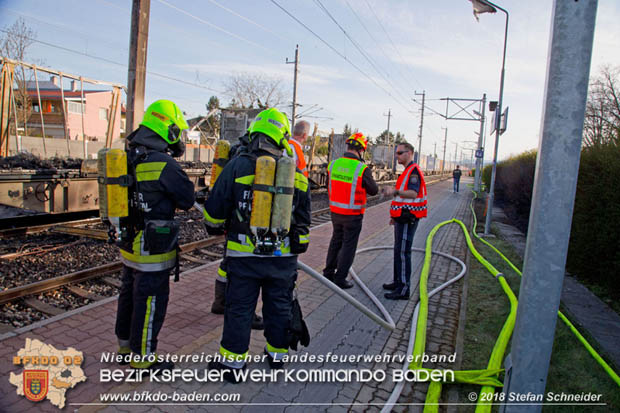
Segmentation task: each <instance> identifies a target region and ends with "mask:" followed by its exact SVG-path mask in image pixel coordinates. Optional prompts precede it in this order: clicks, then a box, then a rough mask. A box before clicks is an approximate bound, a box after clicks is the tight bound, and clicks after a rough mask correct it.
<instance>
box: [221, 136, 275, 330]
mask: <svg viewBox="0 0 620 413" xmlns="http://www.w3.org/2000/svg"><path fill="white" fill-rule="evenodd" d="M249 144H250V130H249V128H248V131H247V132H246V134H245V135H243V136H241V137H240V138H239V142H237V143H236V144H234V145H233V146H231V147H230V151H229V152H228V160H230V159H233V158H235V157H236V156H239V155H241V154H242V153H246V152H247V151H248V145H249ZM213 185H214V182H212V183H211V187H213ZM227 273H228V258H227V257H226V253H224V258H222V262H221V263H220V266H219V267H218V269H217V277H216V279H215V288H214V289H213V303H212V304H211V312H212V313H213V314H224V312H225V311H226V282H227V281H228V276H227ZM264 328H265V325H264V324H263V318H262V317H261V316H259V315H258V314H254V317H253V318H252V330H263V329H264Z"/></svg>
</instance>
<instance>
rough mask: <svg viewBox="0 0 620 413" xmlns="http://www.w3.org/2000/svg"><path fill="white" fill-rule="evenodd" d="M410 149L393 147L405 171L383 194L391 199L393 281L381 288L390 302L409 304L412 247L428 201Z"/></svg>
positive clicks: (424, 185)
mask: <svg viewBox="0 0 620 413" xmlns="http://www.w3.org/2000/svg"><path fill="white" fill-rule="evenodd" d="M413 153H414V152H413V146H411V144H409V143H406V142H405V143H400V144H398V146H397V147H396V156H397V159H398V163H399V164H401V165H403V166H404V167H405V170H404V171H403V173H402V174H400V176H399V177H398V180H397V181H396V187H395V188H385V190H384V191H383V193H384V194H385V195H387V196H391V195H393V196H394V200H393V201H392V205H391V206H390V225H394V281H393V282H392V283H389V284H383V288H384V289H386V290H390V291H391V292H389V293H386V294H385V298H388V299H390V300H408V299H409V294H410V285H409V284H410V281H411V246H412V244H413V237H414V235H415V231H416V229H417V227H418V222H419V220H420V218H424V217H426V214H427V206H426V203H427V198H426V183H425V182H424V175H423V174H422V171H421V170H420V168H419V167H418V165H417V164H416V163H414V162H413Z"/></svg>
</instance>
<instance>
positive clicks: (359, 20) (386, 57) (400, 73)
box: [345, 0, 410, 84]
mask: <svg viewBox="0 0 620 413" xmlns="http://www.w3.org/2000/svg"><path fill="white" fill-rule="evenodd" d="M345 1H346V3H347V6H348V7H349V9H350V10H351V12H353V15H354V16H355V18H356V19H357V21H358V22H359V23H360V26H362V28H363V29H364V30H365V31H366V33H368V36H370V38H371V39H372V40H373V41H374V42H375V45H376V46H377V49H378V50H379V51H380V52H381V53H382V54H383V57H385V59H386V60H387V61H389V60H391V58H390V57H389V56H388V55H387V54H386V53H385V48H384V47H381V45H380V44H379V41H378V40H377V39H376V38H375V36H373V35H372V33H371V32H370V30H368V28H367V24H364V22H363V21H362V19H361V18H360V16H359V14H357V12H356V11H355V9H354V8H353V7H352V6H351V4H350V3H349V1H348V0H345ZM392 67H395V68H396V70H397V71H398V74H399V75H400V77H401V78H402V79H403V80H404V81H405V83H406V84H409V83H410V80H409V79H407V78H405V75H404V74H403V72H402V70H401V69H400V66H398V65H392Z"/></svg>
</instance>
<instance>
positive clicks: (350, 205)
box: [327, 158, 367, 215]
mask: <svg viewBox="0 0 620 413" xmlns="http://www.w3.org/2000/svg"><path fill="white" fill-rule="evenodd" d="M366 168H367V166H366V165H364V163H363V162H362V161H360V160H358V159H351V158H339V159H336V160H335V161H332V162H330V164H329V166H328V167H327V171H328V173H329V186H328V191H329V209H330V210H331V211H332V212H335V213H337V214H343V215H361V214H363V213H364V212H365V211H366V190H365V189H364V188H362V175H363V174H364V170H365V169H366Z"/></svg>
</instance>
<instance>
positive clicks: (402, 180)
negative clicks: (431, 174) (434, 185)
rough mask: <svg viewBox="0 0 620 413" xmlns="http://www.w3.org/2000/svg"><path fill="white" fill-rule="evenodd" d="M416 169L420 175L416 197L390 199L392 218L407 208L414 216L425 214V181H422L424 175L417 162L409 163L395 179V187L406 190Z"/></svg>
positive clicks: (420, 216) (423, 215) (422, 216)
mask: <svg viewBox="0 0 620 413" xmlns="http://www.w3.org/2000/svg"><path fill="white" fill-rule="evenodd" d="M416 169H417V170H418V174H419V175H420V188H419V189H418V197H417V198H415V199H411V198H402V197H400V196H397V197H396V198H394V200H393V201H392V205H391V206H390V216H391V217H392V218H398V217H400V216H401V215H402V212H403V210H404V209H408V210H409V212H411V213H412V214H413V215H414V216H415V217H416V218H424V217H425V216H426V214H427V207H426V203H427V197H426V183H425V182H424V175H422V171H421V170H420V168H419V167H418V165H417V164H415V163H412V164H411V165H409V166H408V167H407V168H405V170H404V171H403V173H402V174H401V175H400V176H399V177H398V180H397V181H396V189H398V191H400V192H402V191H405V190H407V183H408V182H409V178H410V177H411V174H412V173H413V171H414V170H416Z"/></svg>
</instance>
